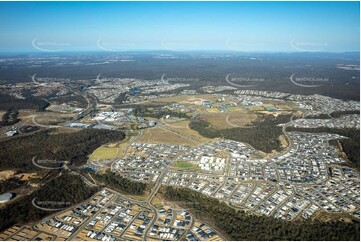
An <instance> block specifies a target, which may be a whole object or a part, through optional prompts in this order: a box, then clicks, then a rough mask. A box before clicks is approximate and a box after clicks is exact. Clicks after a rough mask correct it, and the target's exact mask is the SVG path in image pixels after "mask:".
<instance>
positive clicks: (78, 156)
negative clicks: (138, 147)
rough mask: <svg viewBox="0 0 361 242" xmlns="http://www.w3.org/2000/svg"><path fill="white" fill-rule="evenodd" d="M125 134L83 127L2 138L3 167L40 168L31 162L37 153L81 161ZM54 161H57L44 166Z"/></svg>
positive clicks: (51, 157) (61, 159) (0, 166)
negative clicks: (75, 130)
mask: <svg viewBox="0 0 361 242" xmlns="http://www.w3.org/2000/svg"><path fill="white" fill-rule="evenodd" d="M124 137H125V135H124V133H123V132H122V131H112V130H99V129H82V130H80V131H77V132H72V133H54V132H53V130H42V131H39V132H36V133H34V134H32V135H28V136H19V137H16V138H13V139H10V140H3V141H1V142H0V160H1V163H0V169H20V170H23V171H35V170H38V169H39V168H38V167H36V166H34V165H33V164H32V159H33V157H34V156H36V158H35V160H39V159H48V160H58V161H69V162H71V164H74V165H81V164H83V163H85V162H86V161H87V159H88V158H87V157H88V156H89V155H90V154H91V153H92V152H93V151H94V150H95V149H97V148H98V147H99V146H101V145H103V144H105V143H108V142H114V141H119V140H122V139H123V138H124ZM51 165H54V164H53V163H52V164H46V165H45V166H51ZM55 165H58V166H60V165H62V164H59V163H56V164H55Z"/></svg>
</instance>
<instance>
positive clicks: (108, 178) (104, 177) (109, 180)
mask: <svg viewBox="0 0 361 242" xmlns="http://www.w3.org/2000/svg"><path fill="white" fill-rule="evenodd" d="M95 180H97V181H100V182H101V183H103V185H105V186H107V187H109V188H111V189H113V190H116V191H118V192H120V193H127V194H135V195H143V194H144V192H145V189H146V187H147V185H146V184H145V183H141V182H136V181H132V180H130V179H127V178H124V177H122V176H121V175H120V174H116V173H114V172H111V171H109V170H107V171H106V172H105V173H104V174H99V173H96V174H95Z"/></svg>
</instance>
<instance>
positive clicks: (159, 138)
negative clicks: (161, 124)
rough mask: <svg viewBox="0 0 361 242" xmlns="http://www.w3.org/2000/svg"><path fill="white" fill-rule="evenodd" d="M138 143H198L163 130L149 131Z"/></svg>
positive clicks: (191, 144) (154, 129)
mask: <svg viewBox="0 0 361 242" xmlns="http://www.w3.org/2000/svg"><path fill="white" fill-rule="evenodd" d="M138 141H139V142H142V143H155V144H174V145H189V146H196V145H197V142H195V141H193V140H191V139H188V138H186V137H183V136H182V134H177V133H174V132H171V131H168V130H165V129H162V128H152V129H147V130H146V131H144V135H143V136H142V137H141V138H140V139H139V140H138Z"/></svg>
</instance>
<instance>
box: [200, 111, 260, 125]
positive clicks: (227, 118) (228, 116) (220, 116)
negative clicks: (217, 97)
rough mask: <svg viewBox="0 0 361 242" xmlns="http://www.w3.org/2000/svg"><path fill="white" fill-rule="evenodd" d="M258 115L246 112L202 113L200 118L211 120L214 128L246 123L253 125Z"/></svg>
mask: <svg viewBox="0 0 361 242" xmlns="http://www.w3.org/2000/svg"><path fill="white" fill-rule="evenodd" d="M256 117H257V115H256V114H252V113H245V112H232V113H202V114H200V118H201V119H203V120H206V121H207V122H209V123H210V124H211V125H212V126H213V127H214V128H217V129H226V128H234V127H240V126H246V125H252V123H251V122H252V121H253V120H255V119H256Z"/></svg>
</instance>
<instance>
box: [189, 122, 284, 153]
mask: <svg viewBox="0 0 361 242" xmlns="http://www.w3.org/2000/svg"><path fill="white" fill-rule="evenodd" d="M271 116H272V117H271ZM289 120H290V116H288V115H282V116H278V117H277V118H274V117H273V115H270V116H269V115H267V116H265V117H262V118H261V119H257V120H256V121H254V122H253V125H255V126H252V127H247V128H230V129H214V128H212V126H211V124H210V123H208V122H207V121H205V120H202V119H199V118H195V119H192V120H191V122H190V124H189V127H190V128H191V129H193V130H195V131H197V132H198V133H199V134H200V135H202V136H204V137H208V138H217V137H221V138H225V139H230V140H235V141H239V142H245V143H248V144H250V145H251V146H252V147H254V148H255V149H257V150H261V151H263V152H266V153H270V152H272V150H278V151H280V150H281V149H282V147H281V142H280V141H279V139H278V137H279V136H280V135H282V128H281V127H279V126H276V125H277V124H280V123H286V122H288V121H289Z"/></svg>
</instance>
